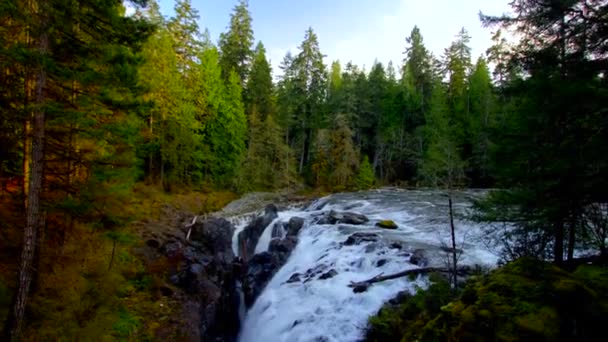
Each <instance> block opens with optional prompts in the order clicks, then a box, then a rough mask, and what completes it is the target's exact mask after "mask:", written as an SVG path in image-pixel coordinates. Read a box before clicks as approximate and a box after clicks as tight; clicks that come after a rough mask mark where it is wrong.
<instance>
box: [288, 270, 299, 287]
mask: <svg viewBox="0 0 608 342" xmlns="http://www.w3.org/2000/svg"><path fill="white" fill-rule="evenodd" d="M300 276H301V275H300V273H297V272H296V273H294V274H292V275H291V277H289V279H287V281H286V283H287V284H291V283H297V282H300V281H301V279H300Z"/></svg>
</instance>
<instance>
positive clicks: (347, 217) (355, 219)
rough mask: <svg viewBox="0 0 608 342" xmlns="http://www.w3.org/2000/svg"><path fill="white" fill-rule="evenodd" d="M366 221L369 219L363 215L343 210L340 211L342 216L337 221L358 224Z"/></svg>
mask: <svg viewBox="0 0 608 342" xmlns="http://www.w3.org/2000/svg"><path fill="white" fill-rule="evenodd" d="M367 221H369V219H368V218H367V216H365V215H362V214H357V213H350V212H344V213H342V218H341V219H339V220H338V223H345V224H355V225H359V224H364V223H366V222H367Z"/></svg>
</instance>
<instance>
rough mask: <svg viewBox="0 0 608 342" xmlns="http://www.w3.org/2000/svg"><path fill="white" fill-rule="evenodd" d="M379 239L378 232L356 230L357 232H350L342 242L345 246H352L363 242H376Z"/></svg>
mask: <svg viewBox="0 0 608 342" xmlns="http://www.w3.org/2000/svg"><path fill="white" fill-rule="evenodd" d="M379 239H380V236H378V234H374V233H364V232H357V233H354V234H351V235H350V236H349V237H348V238H347V239H346V241H344V242H343V244H344V245H345V246H353V245H360V244H362V243H364V242H376V241H378V240H379Z"/></svg>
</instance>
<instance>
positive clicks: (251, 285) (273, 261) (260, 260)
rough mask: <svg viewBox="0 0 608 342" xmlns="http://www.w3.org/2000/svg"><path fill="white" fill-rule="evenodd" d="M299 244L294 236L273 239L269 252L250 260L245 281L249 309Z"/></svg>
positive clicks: (244, 287) (244, 291)
mask: <svg viewBox="0 0 608 342" xmlns="http://www.w3.org/2000/svg"><path fill="white" fill-rule="evenodd" d="M297 243H298V240H297V239H296V238H295V237H293V236H288V237H286V238H285V239H272V240H271V241H270V245H269V247H268V252H263V253H259V254H256V255H254V256H253V258H251V260H249V262H248V265H247V272H246V274H245V277H244V279H243V294H244V295H245V303H246V304H247V306H248V307H249V306H251V305H252V304H253V303H254V301H255V299H256V298H257V297H258V296H259V295H260V293H262V290H264V288H265V287H266V285H267V284H268V282H269V281H270V279H272V276H274V274H275V273H276V272H277V271H278V270H279V269H280V268H281V267H282V266H283V265H284V264H285V262H286V261H287V259H288V258H289V255H290V254H291V251H293V249H294V248H295V247H296V245H297ZM294 282H295V280H294Z"/></svg>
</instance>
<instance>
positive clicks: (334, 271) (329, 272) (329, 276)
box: [319, 268, 338, 280]
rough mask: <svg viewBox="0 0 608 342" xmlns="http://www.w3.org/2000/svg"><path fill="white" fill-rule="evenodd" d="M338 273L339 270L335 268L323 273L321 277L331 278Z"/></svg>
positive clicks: (323, 278) (322, 278)
mask: <svg viewBox="0 0 608 342" xmlns="http://www.w3.org/2000/svg"><path fill="white" fill-rule="evenodd" d="M337 275H338V272H337V271H336V270H334V269H333V268H332V269H331V270H329V271H327V272H325V273H323V274H321V276H320V277H319V279H320V280H325V279H329V278H333V277H335V276H337Z"/></svg>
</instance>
